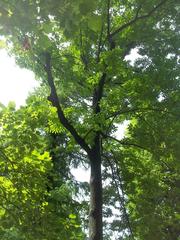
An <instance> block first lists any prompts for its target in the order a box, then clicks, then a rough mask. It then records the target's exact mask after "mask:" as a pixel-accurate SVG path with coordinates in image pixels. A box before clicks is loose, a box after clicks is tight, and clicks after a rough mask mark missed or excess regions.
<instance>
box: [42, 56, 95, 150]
mask: <svg viewBox="0 0 180 240" xmlns="http://www.w3.org/2000/svg"><path fill="white" fill-rule="evenodd" d="M45 59H46V64H45V71H46V73H47V81H48V84H49V87H50V89H51V94H50V96H49V98H48V100H49V101H50V102H51V103H52V105H53V106H54V107H56V109H57V114H58V118H59V121H60V122H61V124H62V125H63V126H64V127H65V128H66V129H67V130H68V131H69V132H70V133H71V135H72V136H73V138H74V139H75V141H76V142H77V143H78V144H79V145H80V146H81V147H82V148H83V149H84V150H85V151H86V152H87V153H90V151H91V149H90V148H89V146H88V144H87V143H86V142H85V140H84V139H83V138H82V137H81V136H80V135H79V134H78V133H77V131H76V129H75V128H74V127H73V126H72V125H71V123H70V122H69V121H68V119H67V118H66V117H65V115H64V112H63V110H62V107H61V105H60V102H59V98H58V95H57V92H56V87H55V84H54V79H53V76H52V70H51V55H50V54H49V53H45Z"/></svg>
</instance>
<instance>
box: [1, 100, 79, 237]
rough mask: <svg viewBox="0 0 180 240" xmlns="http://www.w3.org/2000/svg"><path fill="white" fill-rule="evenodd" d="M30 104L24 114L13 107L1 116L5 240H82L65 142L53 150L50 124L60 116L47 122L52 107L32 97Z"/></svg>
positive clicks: (3, 227)
mask: <svg viewBox="0 0 180 240" xmlns="http://www.w3.org/2000/svg"><path fill="white" fill-rule="evenodd" d="M28 102H29V104H28V106H26V107H22V108H20V109H19V110H15V107H14V104H12V103H11V104H9V106H8V107H7V108H5V107H3V109H1V111H0V128H1V130H0V136H1V140H0V164H1V165H0V166H1V173H0V182H1V186H0V222H1V229H0V235H1V238H2V239H4V240H9V239H23V240H26V239H28V240H30V239H35V238H38V239H43V240H49V239H61V238H63V239H74V238H75V239H82V238H83V233H82V231H81V228H80V219H79V213H78V209H79V204H78V203H77V201H75V200H73V197H72V196H73V195H74V194H73V192H74V191H75V190H74V185H73V182H72V181H70V179H69V181H67V180H68V178H69V177H68V175H66V176H64V174H65V173H66V172H67V170H66V169H67V166H66V163H67V159H66V158H65V157H64V156H63V155H62V151H61V154H59V151H60V148H62V145H64V144H65V140H64V138H63V137H62V136H61V142H60V141H59V142H58V146H56V148H53V147H52V144H50V143H52V140H51V138H50V136H49V134H50V133H49V132H48V130H47V128H52V125H50V124H48V122H51V121H52V117H53V116H55V114H53V112H51V118H48V112H49V110H50V109H47V107H46V106H45V103H47V101H46V102H44V103H43V102H42V100H41V101H40V99H39V98H38V97H36V98H35V97H34V96H32V97H31V98H29V99H28ZM37 106H38V107H37ZM49 113H50V112H49ZM37 133H38V134H37ZM49 147H51V152H50V153H49V152H48V151H47V150H48V148H49ZM55 151H56V157H57V158H58V167H59V168H61V171H58V170H59V169H57V168H56V165H57V159H56V158H55V155H54V154H53V152H55ZM59 158H60V159H59ZM65 177H66V178H65Z"/></svg>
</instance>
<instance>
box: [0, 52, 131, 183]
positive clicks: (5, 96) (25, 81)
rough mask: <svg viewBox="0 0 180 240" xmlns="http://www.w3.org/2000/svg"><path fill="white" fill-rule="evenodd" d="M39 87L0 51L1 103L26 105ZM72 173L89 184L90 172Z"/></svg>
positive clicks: (119, 135)
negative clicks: (28, 97) (31, 93)
mask: <svg viewBox="0 0 180 240" xmlns="http://www.w3.org/2000/svg"><path fill="white" fill-rule="evenodd" d="M37 86H38V81H36V80H35V77H34V73H33V72H31V71H29V70H26V69H22V68H20V67H19V66H17V64H16V63H15V59H14V58H13V57H12V56H11V57H10V56H8V54H7V52H6V51H5V50H2V49H1V50H0V103H2V104H4V105H5V106H6V105H7V104H8V103H9V102H10V101H14V102H15V103H16V107H17V108H18V107H20V106H21V105H24V104H25V100H26V98H27V96H28V93H29V92H31V91H33V89H34V88H35V87H37ZM127 125H128V122H125V123H124V124H123V125H122V126H120V127H119V128H118V130H117V132H116V134H115V135H116V138H118V139H119V140H120V139H122V137H123V135H124V132H125V130H126V127H127ZM72 173H73V175H74V176H75V178H76V179H77V180H78V181H82V182H83V181H86V182H89V178H90V172H89V171H88V170H86V171H85V170H84V169H82V168H78V169H72Z"/></svg>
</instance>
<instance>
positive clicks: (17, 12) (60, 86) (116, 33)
mask: <svg viewBox="0 0 180 240" xmlns="http://www.w3.org/2000/svg"><path fill="white" fill-rule="evenodd" d="M0 12H1V17H0V18H1V24H2V28H1V30H0V31H1V34H2V35H5V36H6V38H7V39H8V43H9V45H8V46H9V49H10V51H11V53H13V54H14V55H15V56H16V60H17V63H18V64H19V65H20V66H22V67H26V68H28V69H31V70H33V71H34V72H35V74H36V76H37V78H39V79H40V81H41V83H42V85H46V86H49V89H50V94H49V97H48V99H49V101H50V102H51V103H52V105H53V106H54V107H55V108H56V111H57V116H58V119H59V122H60V123H61V125H62V126H63V128H64V129H62V130H61V131H65V132H66V134H67V135H68V137H69V138H70V139H71V141H72V143H74V145H75V146H76V147H77V146H78V148H79V149H78V148H77V151H79V152H82V151H84V152H85V153H86V155H87V158H88V160H89V165H90V168H91V178H90V195H91V198H90V213H89V239H90V240H101V239H103V233H102V203H103V200H102V173H101V166H102V164H103V165H104V166H106V164H107V163H106V162H107V160H105V158H104V155H105V156H106V159H109V158H111V156H112V155H111V151H112V150H113V148H115V149H114V150H115V151H117V150H118V149H119V145H118V144H115V143H113V142H114V141H116V140H115V139H114V137H113V133H114V132H115V131H116V128H117V127H116V126H117V124H121V123H123V122H124V121H125V120H128V121H130V122H131V125H130V127H129V130H131V129H132V133H131V132H130V133H129V135H127V137H126V138H125V139H123V140H122V141H116V142H118V143H119V144H120V146H121V148H120V149H122V147H123V149H126V147H127V146H128V147H129V151H130V152H132V147H137V148H139V146H140V147H141V148H146V147H147V146H146V145H148V147H149V146H150V144H151V141H152V139H151V138H150V136H149V135H146V134H144V133H145V132H146V128H145V126H146V124H147V125H149V122H150V124H151V121H152V122H153V124H155V123H156V122H157V119H159V117H162V116H163V117H166V118H168V116H169V115H171V114H172V113H171V110H172V109H171V108H172V104H175V109H173V113H174V112H175V114H176V113H177V102H178V96H177V92H178V87H179V86H178V68H177V62H178V54H177V49H178V47H177V46H178V34H179V31H178V30H177V26H178V4H177V1H170V0H169V1H168V0H162V1H157V0H154V1H151V2H144V1H141V0H136V1H117V0H114V1H110V0H107V1H101V0H99V1H95V0H92V1H91V2H89V1H88V0H83V1H82V0H78V1H71V0H66V1H65V0H61V1H56V0H53V1H46V2H44V1H41V0H40V1H36V2H32V1H30V0H29V1H28V0H26V1H23V2H18V3H17V1H14V0H11V1H4V2H3V3H2V4H1V8H0ZM133 49H134V50H136V51H137V52H138V53H139V56H140V57H139V59H138V60H137V61H136V62H135V63H134V64H132V63H131V62H129V61H128V60H127V56H128V55H129V54H130V53H131V51H132V50H133ZM148 116H150V119H149V118H147V117H148ZM141 118H142V119H143V120H140V119H141ZM173 120H174V119H173ZM133 122H135V123H133ZM142 122H143V123H142ZM158 122H159V120H158ZM133 124H134V125H137V126H139V128H137V129H136V128H132V126H133ZM160 124H161V123H159V125H160ZM146 127H147V126H146ZM136 131H137V132H138V133H139V134H138V133H136ZM142 132H143V134H140V133H142ZM133 134H134V135H133ZM154 134H155V136H154ZM158 135H159V129H158V131H157V132H156V133H154V132H153V136H154V137H153V139H154V138H155V139H156V138H158ZM139 142H142V143H143V146H141V145H139ZM153 143H156V147H157V149H158V148H160V146H161V144H162V142H161V141H155V142H153ZM144 144H145V147H144ZM159 144H160V145H159ZM153 146H154V144H153ZM164 147H165V148H166V149H167V146H166V145H164ZM151 150H152V149H150V151H151ZM118 152H119V150H118ZM122 152H123V150H122ZM170 152H171V150H170V151H169V153H170ZM157 153H158V154H159V156H160V154H161V153H162V152H161V151H159V152H157ZM141 154H142V153H141ZM152 154H153V150H152ZM132 157H133V158H134V156H132ZM118 164H119V165H120V166H121V165H122V164H123V160H119V163H118ZM121 167H122V166H121ZM127 194H128V190H127ZM128 197H129V198H130V196H128ZM130 199H131V198H130ZM126 215H128V214H126ZM127 231H128V234H130V233H131V232H132V231H131V230H130V228H129V230H127ZM131 235H132V233H131Z"/></svg>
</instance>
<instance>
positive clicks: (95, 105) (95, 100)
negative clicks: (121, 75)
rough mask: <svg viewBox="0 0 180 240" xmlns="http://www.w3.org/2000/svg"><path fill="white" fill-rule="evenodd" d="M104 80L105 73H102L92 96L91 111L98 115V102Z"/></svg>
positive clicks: (101, 94)
mask: <svg viewBox="0 0 180 240" xmlns="http://www.w3.org/2000/svg"><path fill="white" fill-rule="evenodd" d="M105 80H106V73H103V74H102V76H101V79H100V81H99V83H98V86H97V87H96V88H95V89H94V94H93V109H94V113H95V114H98V113H100V111H101V109H100V105H99V104H100V100H101V98H102V96H103V88H104V84H105Z"/></svg>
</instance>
